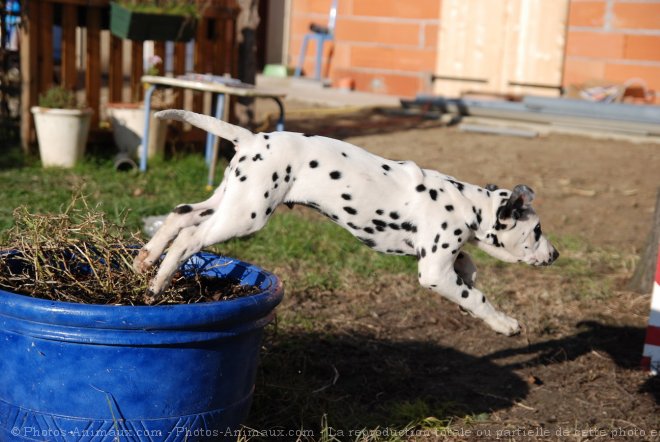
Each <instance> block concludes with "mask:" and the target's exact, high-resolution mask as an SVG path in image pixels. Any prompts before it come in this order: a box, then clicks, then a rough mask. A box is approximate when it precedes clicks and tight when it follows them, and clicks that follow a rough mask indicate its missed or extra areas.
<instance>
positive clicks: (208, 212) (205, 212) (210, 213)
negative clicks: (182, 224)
mask: <svg viewBox="0 0 660 442" xmlns="http://www.w3.org/2000/svg"><path fill="white" fill-rule="evenodd" d="M214 212H215V210H213V209H206V210H205V211H203V212H202V213H200V214H199V216H209V215H213V213H214Z"/></svg>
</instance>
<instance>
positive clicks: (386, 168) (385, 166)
mask: <svg viewBox="0 0 660 442" xmlns="http://www.w3.org/2000/svg"><path fill="white" fill-rule="evenodd" d="M381 167H382V168H383V170H386V171H389V170H390V166H388V165H387V164H383V165H382V166H381Z"/></svg>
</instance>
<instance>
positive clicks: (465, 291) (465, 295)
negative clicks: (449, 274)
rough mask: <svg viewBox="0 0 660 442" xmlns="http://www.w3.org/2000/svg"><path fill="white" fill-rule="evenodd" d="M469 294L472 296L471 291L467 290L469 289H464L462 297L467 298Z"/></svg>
mask: <svg viewBox="0 0 660 442" xmlns="http://www.w3.org/2000/svg"><path fill="white" fill-rule="evenodd" d="M468 296H470V292H469V291H467V290H463V291H462V292H461V297H462V298H467V297H468Z"/></svg>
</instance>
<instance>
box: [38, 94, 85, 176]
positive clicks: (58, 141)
mask: <svg viewBox="0 0 660 442" xmlns="http://www.w3.org/2000/svg"><path fill="white" fill-rule="evenodd" d="M31 111H32V115H33V116H34V124H35V126H36V129H37V141H38V142H39V154H40V155H41V164H42V165H43V166H44V167H53V166H55V167H73V166H74V165H75V164H76V162H77V161H79V160H80V159H82V157H83V155H84V154H85V145H86V144H87V135H88V134H89V123H90V120H91V117H92V110H91V109H51V108H46V107H39V106H34V107H33V108H32V109H31Z"/></svg>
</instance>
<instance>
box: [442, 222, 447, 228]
mask: <svg viewBox="0 0 660 442" xmlns="http://www.w3.org/2000/svg"><path fill="white" fill-rule="evenodd" d="M440 227H442V230H447V223H446V222H444V223H442V224H441V225H440Z"/></svg>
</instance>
